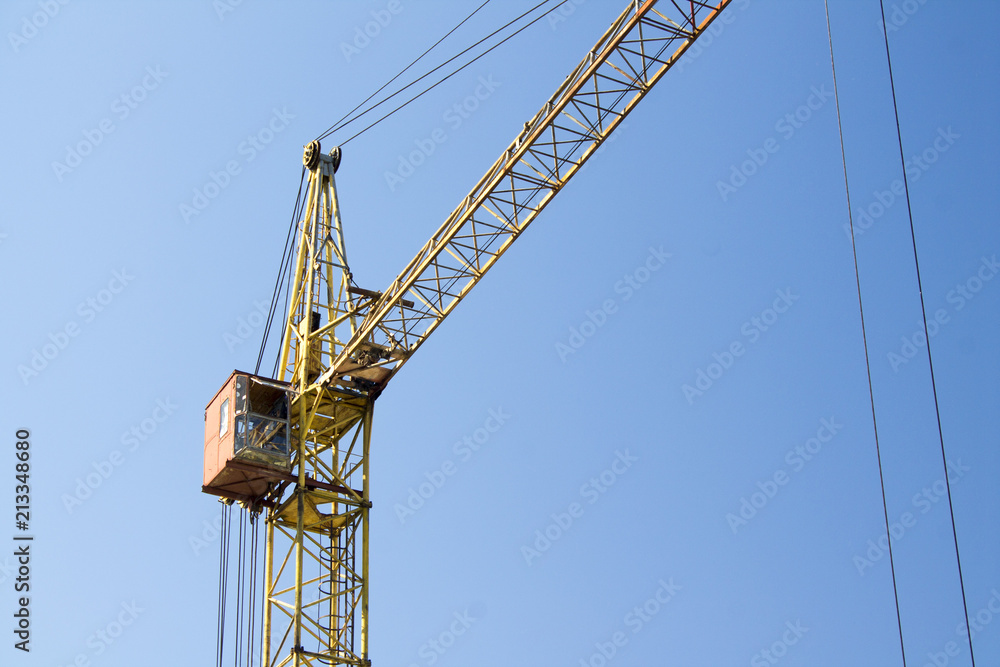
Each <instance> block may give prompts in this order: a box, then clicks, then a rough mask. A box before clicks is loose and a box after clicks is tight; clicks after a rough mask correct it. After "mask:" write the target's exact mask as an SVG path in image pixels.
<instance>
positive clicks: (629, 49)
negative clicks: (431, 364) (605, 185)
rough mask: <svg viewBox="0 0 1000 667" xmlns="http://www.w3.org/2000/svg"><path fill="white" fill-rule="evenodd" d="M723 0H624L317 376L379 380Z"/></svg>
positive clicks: (447, 310)
mask: <svg viewBox="0 0 1000 667" xmlns="http://www.w3.org/2000/svg"><path fill="white" fill-rule="evenodd" d="M729 2H730V0H720V1H719V2H717V3H715V4H712V3H708V2H699V1H696V0H688V1H687V2H684V1H683V0H681V1H678V0H670V1H669V2H663V3H661V4H662V6H663V9H664V11H663V12H661V11H660V10H659V9H657V8H656V7H655V6H656V5H657V1H656V0H645V1H643V2H639V1H638V0H636V1H635V2H633V3H631V4H630V6H629V7H628V8H627V9H626V10H625V11H624V12H623V13H622V14H621V15H620V16H619V17H618V19H617V20H616V21H615V22H614V23H613V24H612V25H611V27H610V28H609V29H608V31H607V32H606V33H605V34H604V35H603V36H602V37H601V39H600V40H599V41H598V42H597V44H596V45H595V46H594V48H593V49H591V51H590V52H589V53H588V54H587V56H586V57H585V58H584V59H583V61H582V62H581V63H580V64H579V65H578V66H577V67H576V69H575V70H574V71H573V73H572V74H570V75H569V76H568V77H567V78H566V80H565V81H564V82H563V84H562V85H561V86H560V87H559V88H558V89H557V90H556V92H555V94H554V95H553V96H552V98H550V99H549V101H548V102H547V103H546V104H545V106H544V107H542V109H541V110H540V111H539V112H538V113H537V114H535V116H534V117H533V118H532V119H531V121H529V122H528V123H526V124H525V126H524V130H523V131H522V133H521V135H520V136H518V137H517V138H516V139H515V140H514V141H513V142H512V143H511V144H510V145H509V146H508V147H507V149H506V150H505V151H504V153H503V155H501V156H500V158H499V159H498V160H497V161H496V162H495V163H494V164H493V166H492V167H491V168H490V169H489V171H488V172H487V173H486V175H485V176H483V178H482V179H480V181H479V182H478V183H477V184H476V186H475V187H474V188H473V189H472V192H470V193H469V195H468V196H466V197H465V198H464V199H463V200H462V203H461V204H459V206H458V207H457V208H456V209H455V210H454V211H453V212H452V214H451V215H450V216H449V217H448V219H447V220H446V221H445V222H444V224H443V225H442V226H441V227H440V229H438V231H437V232H436V233H435V234H434V235H433V236H432V237H431V239H430V240H429V241H428V242H427V243H426V244H425V245H424V247H423V248H421V249H420V252H419V253H418V254H417V255H416V257H414V258H413V260H411V261H410V263H409V264H408V265H407V266H406V268H405V269H404V270H403V272H402V273H400V275H399V276H398V277H397V278H396V279H395V280H394V281H393V283H392V284H391V285H390V286H389V288H388V289H387V290H385V291H384V292H382V293H381V294H380V297H379V298H378V299H377V300H376V301H374V302H373V304H372V305H371V307H370V308H369V309H366V310H365V311H364V315H365V317H364V320H363V322H362V323H361V326H360V327H359V328H358V330H357V331H356V332H355V333H354V335H353V336H352V337H351V338H350V339H349V340H348V341H347V342H346V343H345V345H344V348H343V350H342V351H340V354H339V355H338V356H337V357H336V358H335V359H334V361H333V363H332V364H331V366H330V367H329V368H328V369H327V370H326V371H325V373H324V374H323V376H322V377H321V378H320V382H325V381H330V380H333V381H338V380H339V381H343V380H344V379H346V378H347V377H348V376H351V375H352V374H356V373H357V371H358V369H359V368H360V367H364V368H368V369H374V368H379V369H380V370H381V371H382V375H381V376H380V377H381V378H382V380H381V382H380V383H379V384H380V385H381V386H384V385H385V383H386V382H388V380H389V379H390V378H391V377H392V376H393V375H395V373H396V372H397V371H398V370H399V369H400V367H401V366H402V365H403V363H405V361H406V360H407V359H408V358H409V356H410V355H411V354H412V353H413V352H414V351H415V350H416V349H417V348H418V347H420V345H421V344H422V343H423V342H424V341H425V340H426V339H427V337H428V336H429V335H430V334H431V333H432V332H433V331H434V329H436V328H437V326H438V325H439V324H441V322H442V321H443V320H444V318H445V317H447V316H448V314H449V313H450V312H451V311H452V310H453V309H454V308H455V306H457V305H458V303H459V302H460V301H461V300H462V299H463V298H464V297H465V295H466V294H468V293H469V291H470V290H471V289H472V288H473V287H474V286H475V285H476V283H478V282H479V280H480V279H481V278H482V277H483V275H484V274H485V273H486V272H487V271H488V270H489V269H490V267H492V266H493V264H494V263H495V262H496V261H497V259H499V258H500V256H501V255H502V254H503V253H504V252H505V251H506V250H507V248H509V247H510V245H511V244H512V243H513V242H514V241H515V240H516V239H517V238H518V237H519V236H520V235H521V233H522V232H523V231H524V230H525V229H526V228H527V226H528V225H529V224H530V223H531V222H532V220H534V219H535V217H536V216H537V215H538V214H539V213H540V212H541V211H542V209H544V208H545V206H546V205H547V204H548V203H549V201H551V200H552V198H553V197H554V196H555V195H556V194H557V193H558V192H559V191H560V189H562V187H563V186H564V185H566V183H567V182H568V181H569V180H570V179H571V178H572V177H573V176H574V175H575V174H576V173H577V172H578V171H579V170H580V168H581V167H582V166H583V165H584V163H585V162H586V161H587V159H588V158H590V157H591V156H592V155H593V154H594V152H595V151H596V150H597V149H598V148H599V147H600V146H601V144H602V143H603V142H604V141H605V140H606V139H607V138H608V136H609V135H610V134H611V133H612V132H613V131H614V130H615V128H617V127H618V126H619V125H620V124H621V122H622V121H623V120H624V119H625V117H626V116H627V115H628V114H629V112H631V111H632V109H633V108H635V106H636V105H637V104H638V103H639V102H640V101H641V100H642V99H643V97H645V95H646V93H648V92H649V90H650V89H651V88H652V87H653V85H655V84H656V82H657V81H659V80H660V78H661V77H662V76H663V75H664V74H665V73H666V71H667V70H668V69H670V67H671V66H672V65H673V64H674V63H676V62H677V60H678V59H679V58H680V57H681V56H682V55H683V54H684V52H685V51H686V50H687V49H688V47H690V46H691V44H692V43H694V40H695V39H697V37H698V36H699V35H700V34H701V33H702V32H703V31H704V30H705V29H706V28H707V27H708V26H709V25H710V24H711V22H712V21H713V20H714V19H715V18H716V17H717V16H718V15H719V13H721V12H722V11H723V10H724V9H725V8H726V6H727V5H728V4H729ZM360 312H361V311H359V313H360ZM373 351H375V354H373Z"/></svg>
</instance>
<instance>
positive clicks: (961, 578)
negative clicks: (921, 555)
mask: <svg viewBox="0 0 1000 667" xmlns="http://www.w3.org/2000/svg"><path fill="white" fill-rule="evenodd" d="M879 7H880V9H881V10H882V36H883V38H884V39H885V60H886V63H887V65H888V67H889V86H890V89H891V90H892V111H893V114H894V115H895V120H896V140H897V143H898V144H899V161H900V165H901V167H902V171H903V191H904V193H905V194H906V214H907V216H908V217H909V220H910V240H911V242H912V244H913V265H914V267H915V269H916V273H917V291H918V292H919V293H920V314H921V316H922V318H923V323H924V340H926V341H927V365H928V367H929V369H930V375H931V392H932V393H933V395H934V416H935V417H936V418H937V431H938V441H939V442H940V444H941V465H942V466H943V467H944V483H945V489H946V490H947V492H948V512H949V513H950V515H951V535H952V539H953V541H954V543H955V562H956V564H957V565H958V584H959V588H960V589H961V591H962V610H963V611H964V612H965V632H966V638H967V639H968V641H969V655H970V657H971V658H972V667H976V654H975V652H974V651H973V650H972V629H971V626H970V625H969V604H968V602H967V601H966V597H965V577H964V576H963V575H962V556H961V554H960V553H959V549H958V529H957V528H956V526H955V507H954V506H953V505H952V501H951V480H949V479H948V457H947V454H946V453H945V448H944V429H943V428H942V426H941V408H940V406H939V404H938V395H937V381H936V380H935V377H934V360H933V358H932V356H931V337H930V333H929V332H928V329H927V307H926V306H925V304H924V288H923V283H922V281H921V278H920V260H919V259H918V257H917V235H916V232H915V230H914V227H913V208H912V206H911V205H910V185H909V179H907V177H906V156H905V154H904V152H903V133H902V130H901V129H900V126H899V107H898V106H897V104H896V83H895V78H894V77H893V73H892V57H891V56H890V54H889V31H888V28H887V27H886V22H885V4H884V2H883V0H879Z"/></svg>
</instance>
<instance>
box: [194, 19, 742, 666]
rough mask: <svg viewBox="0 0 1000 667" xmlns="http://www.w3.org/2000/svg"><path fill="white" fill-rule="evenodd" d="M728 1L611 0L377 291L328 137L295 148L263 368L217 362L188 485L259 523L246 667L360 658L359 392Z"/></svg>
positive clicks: (363, 646)
mask: <svg viewBox="0 0 1000 667" xmlns="http://www.w3.org/2000/svg"><path fill="white" fill-rule="evenodd" d="M729 2H730V0H715V2H701V1H698V0H664V1H661V2H657V0H629V2H628V3H627V7H626V8H625V10H624V11H623V12H622V13H621V14H620V15H619V16H618V17H617V18H616V19H615V20H614V22H613V23H612V24H611V26H610V27H609V28H608V30H607V31H606V32H605V33H604V34H603V35H602V36H601V38H600V39H599V40H598V41H597V43H596V44H595V45H594V47H593V48H592V49H591V50H590V51H588V52H587V54H586V56H585V57H584V58H583V60H581V61H580V63H579V64H578V65H577V66H576V68H575V69H574V70H573V71H572V73H570V75H569V76H567V77H566V79H565V80H564V81H563V82H562V84H561V85H560V86H559V87H558V88H557V89H556V91H555V93H554V94H553V95H552V96H551V97H550V98H549V100H548V101H547V102H545V104H544V105H543V106H542V108H541V109H540V110H539V111H538V112H537V113H536V114H535V115H534V116H533V117H532V118H531V119H530V120H529V121H528V122H527V123H525V124H524V128H523V130H522V131H521V132H520V134H519V135H518V136H517V137H515V139H514V140H513V141H512V142H511V143H510V145H509V146H507V148H506V149H505V150H504V151H503V153H502V154H501V155H500V157H499V158H498V159H497V160H496V162H494V163H493V165H492V166H491V167H490V168H489V170H488V171H487V172H486V174H485V175H484V176H483V177H482V178H481V179H479V181H478V182H477V183H476V185H475V186H474V187H473V188H472V190H471V191H470V192H469V194H468V195H467V196H466V197H464V198H463V199H462V201H461V202H460V203H459V205H458V206H457V207H456V208H455V210H454V211H453V212H452V213H451V215H449V216H448V218H447V219H446V220H445V221H444V223H443V224H442V225H441V226H440V227H439V228H438V230H437V231H436V232H435V233H434V234H433V235H432V236H431V238H430V239H429V240H428V241H427V242H426V243H425V244H424V245H423V247H422V248H420V250H419V252H417V254H416V256H415V257H414V258H413V259H412V260H411V261H410V262H409V263H408V264H407V265H406V267H404V268H403V270H402V271H401V272H400V273H399V275H398V276H397V277H396V278H395V279H394V280H393V281H392V282H391V283H390V284H389V286H388V287H386V288H385V289H383V290H381V291H376V290H370V289H365V288H362V287H360V286H358V285H357V284H356V283H355V282H354V279H353V274H352V272H351V269H350V264H349V263H348V259H347V250H346V247H345V243H344V232H343V226H342V223H341V215H340V207H339V205H338V194H337V187H336V181H335V174H336V172H337V170H338V167H339V166H340V161H341V151H340V149H339V148H334V149H333V150H331V151H329V152H328V153H325V154H324V153H323V152H322V150H321V147H320V144H319V142H318V141H314V142H312V143H310V144H309V145H307V146H306V147H305V151H304V154H303V164H304V166H305V169H306V170H307V172H308V186H307V189H306V198H305V204H304V207H303V209H302V217H301V220H299V221H298V225H297V229H298V231H297V236H296V252H295V260H294V264H293V266H292V274H291V275H292V283H291V292H290V294H291V297H290V299H289V309H288V313H287V318H286V319H285V323H284V332H283V338H282V346H281V350H280V357H279V359H280V361H279V364H278V369H279V370H278V377H277V378H266V377H261V376H258V375H254V374H250V373H243V372H240V371H235V372H233V374H232V375H231V376H230V378H229V379H228V381H227V382H226V384H225V385H223V387H222V388H221V389H220V390H219V392H218V393H217V394H216V395H215V397H213V399H212V401H211V402H210V403H209V405H208V408H207V409H206V412H205V433H206V436H205V475H204V485H203V487H202V490H203V491H205V492H206V493H210V494H214V495H217V496H221V497H222V498H223V499H224V500H225V501H226V502H230V503H231V502H234V501H238V502H239V503H240V504H241V505H243V507H244V508H247V509H249V510H250V512H251V517H254V516H256V515H257V514H260V515H262V516H263V517H264V533H265V534H264V543H265V551H264V565H263V579H262V584H261V585H262V588H260V589H259V590H260V591H261V594H262V597H263V618H262V624H261V636H260V641H261V647H260V651H261V656H262V658H261V664H262V665H264V667H281V666H283V665H294V666H295V667H300V666H301V665H370V664H371V660H370V658H369V655H370V647H369V641H368V640H369V622H368V621H369V610H368V591H369V583H370V575H369V568H368V550H369V515H370V511H371V508H372V503H371V499H370V496H369V479H370V470H369V452H370V447H371V441H372V420H373V408H374V404H375V400H376V399H377V398H378V396H379V395H380V394H381V393H382V392H383V391H384V390H385V388H386V385H387V384H388V382H389V381H390V380H391V379H392V378H393V377H394V376H395V374H396V373H397V372H398V371H399V370H400V368H402V366H403V364H405V363H406V361H407V360H408V359H409V358H410V357H411V356H412V355H413V353H414V352H416V350H417V349H418V348H419V347H420V346H421V345H422V344H423V343H424V341H426V340H427V338H428V337H429V336H430V335H431V334H432V333H433V332H434V330H435V329H437V327H438V326H439V325H440V324H441V323H442V322H443V321H444V319H445V318H446V317H447V316H448V315H449V314H450V313H451V312H452V311H453V310H454V309H455V307H456V306H457V305H458V303H459V302H460V301H461V300H462V299H463V298H464V297H465V296H466V295H467V294H468V293H469V292H470V291H471V290H472V288H473V287H475V286H476V284H477V283H478V282H479V281H480V280H481V279H482V278H483V276H484V275H485V274H486V272H487V271H488V270H489V269H490V268H491V267H492V266H493V265H494V264H495V263H496V262H497V260H499V259H500V257H501V256H502V255H503V254H504V253H505V252H506V251H507V249H508V248H509V247H510V246H511V244H512V243H514V241H515V240H517V239H518V238H519V237H520V236H521V234H522V232H524V230H525V229H526V228H527V227H528V225H529V224H530V223H531V222H532V221H533V220H534V219H535V217H536V216H537V215H538V214H539V213H541V211H542V209H544V208H545V206H546V205H547V204H548V203H549V202H550V201H551V200H552V198H553V197H555V196H556V195H557V194H558V193H559V192H560V191H561V190H562V188H563V186H565V185H566V183H567V182H569V180H570V179H571V178H572V177H573V176H574V175H575V174H576V173H577V172H578V171H579V170H580V169H581V167H582V166H583V165H584V163H585V162H586V161H587V160H588V159H589V158H590V157H591V156H592V155H593V154H594V153H595V151H597V149H598V148H599V147H600V146H601V144H602V143H603V142H604V141H605V140H606V139H607V138H608V137H609V136H610V135H611V133H612V132H614V131H615V129H616V128H617V127H618V126H619V125H620V124H621V123H622V121H623V120H624V119H625V117H626V116H627V115H628V114H629V113H630V112H631V111H632V109H634V108H635V106H636V105H637V104H639V102H640V101H641V100H642V99H643V98H644V97H645V96H646V94H647V93H648V92H649V91H650V90H651V89H652V87H653V86H654V85H655V84H656V83H657V82H658V81H659V80H660V79H661V78H662V77H663V75H664V74H665V73H666V72H667V70H668V69H670V67H671V66H672V65H673V64H674V63H676V62H677V60H678V59H679V58H680V57H681V56H682V55H684V53H685V51H686V50H687V49H688V48H689V47H690V46H691V44H693V43H694V41H695V40H696V39H697V38H698V36H699V35H700V34H701V33H702V32H704V31H705V29H706V28H707V27H708V26H709V25H710V24H711V23H712V21H713V20H715V19H716V17H718V16H719V14H720V13H721V12H722V11H723V10H724V9H725V8H726V7H727V6H728V5H729Z"/></svg>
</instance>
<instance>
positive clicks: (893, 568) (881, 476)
mask: <svg viewBox="0 0 1000 667" xmlns="http://www.w3.org/2000/svg"><path fill="white" fill-rule="evenodd" d="M823 5H824V7H825V9H826V33H827V39H828V40H829V43H830V69H831V70H832V72H833V99H834V103H835V106H836V109H837V131H838V133H839V135H840V158H841V162H842V163H843V166H844V190H845V192H846V194H847V218H848V221H849V223H850V227H851V252H852V253H853V255H854V279H855V282H856V285H857V290H858V311H859V313H860V315H861V340H862V341H863V343H864V349H865V369H866V371H867V373H868V400H869V402H870V403H871V410H872V430H873V431H874V433H875V456H876V458H877V459H878V481H879V485H880V486H881V490H882V516H883V518H884V519H885V531H886V542H887V544H888V545H889V549H888V550H889V571H890V573H891V574H892V595H893V599H894V601H895V605H896V628H897V630H898V632H899V651H900V655H901V656H902V658H903V667H906V649H905V648H904V646H903V620H902V616H901V615H900V611H899V589H898V587H897V585H896V563H895V560H894V559H893V555H892V536H891V534H890V533H889V507H888V504H887V503H886V498H885V476H884V474H883V471H882V450H881V447H880V446H879V441H878V419H877V418H876V416H875V392H874V390H873V388H872V366H871V356H870V354H869V352H868V333H867V330H866V328H865V308H864V300H863V299H862V298H861V273H860V271H859V270H858V248H857V243H856V241H855V236H854V216H853V214H852V213H851V186H850V182H849V181H848V178H847V152H846V151H845V149H844V126H843V123H842V122H841V117H840V92H839V89H838V87H837V65H836V61H835V59H834V56H833V30H832V28H831V27H830V4H829V1H828V0H823Z"/></svg>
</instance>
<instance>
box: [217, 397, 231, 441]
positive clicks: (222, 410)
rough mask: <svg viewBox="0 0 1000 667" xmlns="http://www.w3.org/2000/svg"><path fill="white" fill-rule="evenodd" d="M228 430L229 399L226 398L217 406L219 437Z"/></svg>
mask: <svg viewBox="0 0 1000 667" xmlns="http://www.w3.org/2000/svg"><path fill="white" fill-rule="evenodd" d="M227 431H229V399H228V398H227V399H226V400H224V401H223V402H222V405H220V406H219V437H220V438H221V437H222V436H224V435H225V434H226V432H227Z"/></svg>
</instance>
